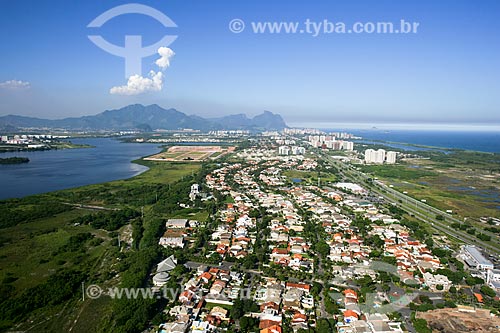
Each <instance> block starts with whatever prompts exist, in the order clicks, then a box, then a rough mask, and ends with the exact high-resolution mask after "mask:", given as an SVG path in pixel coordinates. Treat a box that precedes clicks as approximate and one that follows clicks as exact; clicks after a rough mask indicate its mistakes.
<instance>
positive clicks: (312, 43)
mask: <svg viewBox="0 0 500 333" xmlns="http://www.w3.org/2000/svg"><path fill="white" fill-rule="evenodd" d="M137 2H138V3H142V4H146V5H149V6H151V7H154V8H156V9H158V10H159V11H161V12H163V13H164V14H166V15H167V16H168V17H169V18H170V19H172V20H173V21H174V22H175V23H176V24H177V28H165V27H164V26H163V25H162V24H160V23H159V22H158V21H156V20H155V19H154V18H151V17H148V16H145V15H139V14H128V15H122V16H120V17H115V18H113V19H112V20H109V21H108V22H107V23H105V24H104V25H103V26H102V27H100V28H88V27H87V25H88V24H89V23H90V22H91V21H92V20H93V19H94V18H95V17H97V16H98V15H99V14H101V13H103V12H104V11H106V10H108V9H110V8H113V7H115V6H117V5H121V4H127V3H129V2H127V1H110V0H107V1H102V0H95V1H90V0H78V1H77V0H72V1H69V0H60V1H45V0H0V31H1V32H0V45H1V52H0V115H6V114H22V115H30V116H36V117H48V118H62V117H70V116H80V115H87V114H96V113H99V112H101V111H103V110H105V109H113V108H117V107H122V106H125V105H128V104H131V103H143V104H151V103H158V104H160V105H161V106H163V107H175V108H178V109H179V110H180V111H183V112H186V113H188V114H198V115H200V116H220V115H224V114H231V113H247V114H250V115H251V114H256V113H260V112H261V111H262V110H270V111H273V112H278V113H280V114H282V115H283V117H284V118H285V120H286V121H287V122H289V123H292V124H300V123H309V124H310V123H319V124H321V123H323V122H325V123H326V122H329V123H335V122H344V123H346V122H360V123H371V122H373V123H377V122H382V123H387V122H404V123H416V122H418V123H425V122H438V123H442V122H445V123H487V124H497V125H498V124H500V93H499V92H500V80H499V78H500V19H499V18H500V1H496V0H491V1H482V0H470V1H459V0H450V1H434V0H413V1H396V0H393V1H380V0H378V1H373V0H366V1H360V0H349V1H347V0H345V1H338V0H328V1H314V0H311V1H306V0H302V1H297V0H287V1H285V0H274V1H273V0H252V1H250V0H247V1H236V0H230V1H226V0H161V1H142V0H140V1H137ZM235 18H238V19H241V20H243V21H244V22H245V25H246V27H245V30H244V31H243V32H241V33H237V34H236V33H233V32H231V31H230V30H229V22H231V20H233V19H235ZM307 19H309V20H311V21H314V22H323V20H325V19H327V20H328V21H330V22H336V23H337V22H345V23H346V24H347V26H349V25H352V24H353V23H355V22H379V21H391V22H394V23H395V24H399V22H400V20H401V19H404V20H405V21H415V22H418V23H419V24H420V25H419V27H418V32H417V33H416V34H320V35H318V36H316V37H313V36H312V35H311V34H307V33H303V34H300V33H297V34H291V33H289V34H286V33H281V34H271V33H264V34H257V33H253V32H252V27H251V22H257V21H261V22H264V21H275V22H280V21H284V22H300V23H301V24H302V23H303V22H304V21H306V20H307ZM301 27H303V25H301ZM89 34H94V35H102V36H103V38H104V39H106V40H108V41H109V42H110V43H113V44H117V45H123V43H124V36H125V35H142V36H143V37H142V38H143V44H144V45H150V44H153V43H155V42H157V41H158V40H160V39H161V38H162V37H163V36H164V35H165V34H169V35H177V36H178V38H177V39H176V40H175V41H174V42H173V43H172V44H171V45H170V46H169V47H170V48H171V49H172V50H173V51H174V52H175V56H174V57H173V58H172V59H171V66H170V67H169V68H167V69H166V70H165V71H164V73H163V75H164V78H163V88H162V89H161V91H153V92H149V93H145V94H140V95H133V96H123V95H116V94H110V89H111V88H112V87H115V86H122V85H125V84H126V83H127V79H126V78H125V71H124V69H125V67H124V60H123V58H120V57H116V56H113V55H110V54H108V53H106V52H105V51H103V50H101V49H100V48H98V47H97V46H96V45H94V44H93V43H92V42H91V41H90V40H89V39H88V38H87V35H89ZM156 59H158V55H153V56H150V57H147V58H144V59H143V61H142V67H143V68H142V69H143V73H141V74H142V75H143V76H145V77H147V76H148V72H149V71H150V70H154V71H156V70H157V66H156V65H155V60H156Z"/></svg>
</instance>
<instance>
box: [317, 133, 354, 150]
mask: <svg viewBox="0 0 500 333" xmlns="http://www.w3.org/2000/svg"><path fill="white" fill-rule="evenodd" d="M308 142H309V144H310V145H311V146H313V147H315V148H322V149H332V150H347V151H352V150H354V142H352V141H346V140H343V139H342V140H337V138H336V137H335V136H334V135H310V136H308Z"/></svg>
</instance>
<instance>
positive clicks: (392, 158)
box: [385, 151, 398, 164]
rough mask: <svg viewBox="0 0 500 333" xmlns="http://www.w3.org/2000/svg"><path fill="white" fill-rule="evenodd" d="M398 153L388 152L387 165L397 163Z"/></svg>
mask: <svg viewBox="0 0 500 333" xmlns="http://www.w3.org/2000/svg"><path fill="white" fill-rule="evenodd" d="M397 155H398V153H397V152H395V151H388V152H387V155H386V158H385V162H386V163H387V164H394V163H396V157H397Z"/></svg>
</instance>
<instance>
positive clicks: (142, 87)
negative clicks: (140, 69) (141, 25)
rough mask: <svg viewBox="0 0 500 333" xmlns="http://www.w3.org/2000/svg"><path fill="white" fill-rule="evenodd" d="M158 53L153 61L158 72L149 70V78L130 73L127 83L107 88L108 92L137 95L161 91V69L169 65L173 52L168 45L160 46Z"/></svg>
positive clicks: (163, 69) (162, 77)
mask: <svg viewBox="0 0 500 333" xmlns="http://www.w3.org/2000/svg"><path fill="white" fill-rule="evenodd" d="M158 54H159V55H160V58H159V59H157V60H156V62H155V64H156V65H157V66H158V67H159V68H160V70H159V71H158V72H155V71H151V72H149V76H150V78H148V77H143V76H141V75H138V74H136V75H132V76H131V77H129V78H128V82H127V85H125V86H118V87H113V88H111V89H110V90H109V93H110V94H114V95H139V94H143V93H146V92H154V91H161V89H162V88H163V79H164V74H163V71H165V70H166V69H167V68H168V67H169V66H170V59H171V58H172V57H173V56H174V54H175V53H174V51H172V50H171V49H170V48H168V47H160V48H159V49H158Z"/></svg>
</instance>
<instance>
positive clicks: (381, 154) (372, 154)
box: [365, 149, 385, 164]
mask: <svg viewBox="0 0 500 333" xmlns="http://www.w3.org/2000/svg"><path fill="white" fill-rule="evenodd" d="M384 161H385V150H384V149H379V150H373V149H367V150H365V162H366V163H377V164H383V163H384Z"/></svg>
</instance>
